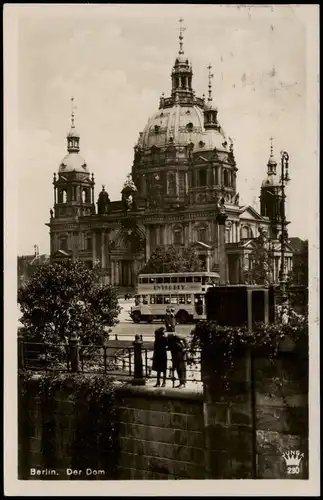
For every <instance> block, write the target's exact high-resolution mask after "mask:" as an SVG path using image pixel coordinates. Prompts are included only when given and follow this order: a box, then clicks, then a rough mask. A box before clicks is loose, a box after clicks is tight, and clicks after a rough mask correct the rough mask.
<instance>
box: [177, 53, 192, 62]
mask: <svg viewBox="0 0 323 500" xmlns="http://www.w3.org/2000/svg"><path fill="white" fill-rule="evenodd" d="M178 63H179V64H190V62H189V60H188V58H187V57H186V56H184V54H179V55H178V56H177V57H176V60H175V64H178Z"/></svg>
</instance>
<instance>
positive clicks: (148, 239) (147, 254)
mask: <svg viewBox="0 0 323 500" xmlns="http://www.w3.org/2000/svg"><path fill="white" fill-rule="evenodd" d="M145 258H146V261H147V260H149V258H150V226H147V231H146V255H145Z"/></svg>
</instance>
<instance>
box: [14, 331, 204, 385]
mask: <svg viewBox="0 0 323 500" xmlns="http://www.w3.org/2000/svg"><path fill="white" fill-rule="evenodd" d="M18 341H19V366H20V368H24V369H26V370H30V371H35V372H82V373H84V374H85V373H87V374H107V375H110V376H113V377H115V378H116V379H120V380H122V379H123V380H124V379H131V378H138V371H139V373H141V376H140V378H144V379H150V380H156V379H157V372H156V371H153V370H152V363H153V342H141V341H139V342H134V343H133V345H131V346H129V342H128V343H126V342H124V343H123V342H122V341H116V342H114V341H108V343H107V345H78V343H76V344H73V343H72V342H71V343H69V344H67V343H65V344H53V343H36V342H25V341H23V340H22V339H21V338H19V339H18ZM122 344H124V345H122ZM125 344H128V345H125ZM136 350H137V352H136V353H135V351H136ZM200 363H201V356H200V352H199V351H197V352H196V353H195V354H194V356H192V355H191V354H190V353H188V352H186V356H185V375H184V376H183V381H185V383H186V382H194V383H199V382H202V379H201V367H200V366H201V365H200ZM165 379H166V380H171V381H172V384H173V386H174V385H175V382H176V381H178V376H177V372H176V370H175V371H174V369H173V363H172V359H171V354H170V352H168V351H167V372H166V377H165ZM162 381H163V377H162V376H161V382H162Z"/></svg>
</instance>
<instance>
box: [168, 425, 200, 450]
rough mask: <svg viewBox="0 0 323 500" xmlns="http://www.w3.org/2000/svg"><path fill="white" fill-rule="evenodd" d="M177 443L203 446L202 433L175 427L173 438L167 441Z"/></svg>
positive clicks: (197, 446) (196, 446)
mask: <svg viewBox="0 0 323 500" xmlns="http://www.w3.org/2000/svg"><path fill="white" fill-rule="evenodd" d="M169 442H173V443H174V444H177V445H187V446H193V447H195V448H203V446H204V434H203V433H202V432H198V431H186V430H180V429H175V430H174V436H173V440H172V441H169Z"/></svg>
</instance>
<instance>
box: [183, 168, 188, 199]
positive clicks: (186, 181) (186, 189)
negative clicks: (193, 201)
mask: <svg viewBox="0 0 323 500" xmlns="http://www.w3.org/2000/svg"><path fill="white" fill-rule="evenodd" d="M184 192H185V194H187V193H188V175H187V172H185V175H184Z"/></svg>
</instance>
